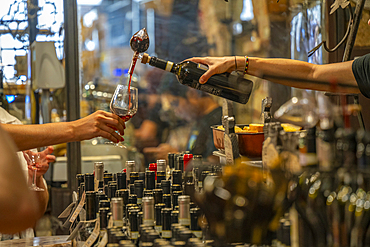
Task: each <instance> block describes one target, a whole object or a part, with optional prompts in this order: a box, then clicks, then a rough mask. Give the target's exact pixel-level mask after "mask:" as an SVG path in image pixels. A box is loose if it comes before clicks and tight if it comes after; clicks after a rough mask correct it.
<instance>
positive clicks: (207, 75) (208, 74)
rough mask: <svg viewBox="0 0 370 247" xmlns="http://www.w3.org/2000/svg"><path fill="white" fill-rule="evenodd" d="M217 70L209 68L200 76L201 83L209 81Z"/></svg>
mask: <svg viewBox="0 0 370 247" xmlns="http://www.w3.org/2000/svg"><path fill="white" fill-rule="evenodd" d="M214 74H215V72H214V71H213V70H212V69H209V70H207V71H206V72H205V73H204V74H203V75H202V76H201V77H200V78H199V83H200V84H204V83H206V82H207V81H208V79H209V78H211V76H213V75H214Z"/></svg>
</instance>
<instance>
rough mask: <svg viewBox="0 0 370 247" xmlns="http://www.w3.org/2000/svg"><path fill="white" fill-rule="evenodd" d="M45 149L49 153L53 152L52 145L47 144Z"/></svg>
mask: <svg viewBox="0 0 370 247" xmlns="http://www.w3.org/2000/svg"><path fill="white" fill-rule="evenodd" d="M46 149H47V150H48V151H49V154H52V153H53V152H54V147H53V146H48V147H47V148H46Z"/></svg>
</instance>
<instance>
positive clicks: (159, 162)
mask: <svg viewBox="0 0 370 247" xmlns="http://www.w3.org/2000/svg"><path fill="white" fill-rule="evenodd" d="M166 166H167V165H166V160H164V159H160V160H157V172H159V171H161V172H165V171H166Z"/></svg>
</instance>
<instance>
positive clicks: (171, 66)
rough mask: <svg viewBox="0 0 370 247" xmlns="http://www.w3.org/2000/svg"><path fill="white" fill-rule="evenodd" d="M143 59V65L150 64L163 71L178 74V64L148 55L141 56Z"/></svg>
mask: <svg viewBox="0 0 370 247" xmlns="http://www.w3.org/2000/svg"><path fill="white" fill-rule="evenodd" d="M140 58H141V63H143V64H146V63H148V64H149V65H150V66H153V67H156V68H159V69H163V70H165V71H168V72H171V73H175V72H176V69H175V68H176V66H177V64H176V63H173V62H171V61H166V60H163V59H160V58H157V57H151V56H149V55H148V54H146V53H144V54H143V55H141V56H139V59H140Z"/></svg>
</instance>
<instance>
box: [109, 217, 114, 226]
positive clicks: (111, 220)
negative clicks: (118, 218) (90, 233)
mask: <svg viewBox="0 0 370 247" xmlns="http://www.w3.org/2000/svg"><path fill="white" fill-rule="evenodd" d="M108 227H109V228H110V227H113V218H112V217H110V218H109V221H108Z"/></svg>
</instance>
